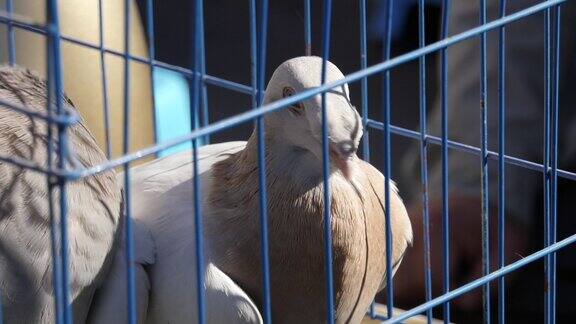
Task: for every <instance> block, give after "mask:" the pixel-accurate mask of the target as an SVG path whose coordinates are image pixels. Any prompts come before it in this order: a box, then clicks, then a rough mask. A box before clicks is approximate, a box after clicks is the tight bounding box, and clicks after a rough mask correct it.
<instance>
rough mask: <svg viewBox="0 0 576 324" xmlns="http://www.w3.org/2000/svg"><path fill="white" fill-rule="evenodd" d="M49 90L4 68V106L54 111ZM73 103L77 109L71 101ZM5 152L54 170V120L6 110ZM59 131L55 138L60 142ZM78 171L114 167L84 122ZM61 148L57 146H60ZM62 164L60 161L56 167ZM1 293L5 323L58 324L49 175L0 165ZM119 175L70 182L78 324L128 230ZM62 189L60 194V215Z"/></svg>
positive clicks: (77, 129) (2, 117)
mask: <svg viewBox="0 0 576 324" xmlns="http://www.w3.org/2000/svg"><path fill="white" fill-rule="evenodd" d="M46 94H47V89H46V84H45V81H44V80H42V79H41V78H40V77H38V76H37V75H36V74H35V73H33V72H31V71H29V70H26V69H23V68H19V67H6V66H3V67H0V100H2V101H3V102H8V103H11V104H13V105H19V106H22V107H25V108H26V109H28V110H31V111H35V112H43V113H45V112H46V101H47V99H46ZM64 99H65V105H66V106H67V108H68V109H70V110H74V108H73V104H72V102H71V101H70V99H68V98H64ZM0 106H1V107H0V154H1V155H2V156H4V157H10V158H20V159H25V160H28V161H30V162H33V163H35V164H37V165H40V166H46V164H47V153H46V150H47V140H48V134H47V130H48V128H47V125H46V122H44V121H41V120H37V119H31V118H29V117H27V116H26V115H23V114H21V113H17V112H15V111H13V110H10V109H9V108H7V107H5V106H4V105H2V104H0ZM55 134H56V131H54V138H55V142H57V140H56V136H55ZM68 140H69V149H70V152H71V156H70V160H69V161H67V163H69V164H71V165H72V166H73V167H78V168H80V167H91V166H95V165H98V164H101V163H104V162H105V161H106V157H105V155H104V153H103V152H102V151H101V150H100V149H99V148H98V145H97V143H96V140H95V139H94V138H93V137H92V134H91V133H90V132H89V131H88V129H86V128H85V127H84V125H83V124H82V122H81V123H79V124H75V125H73V126H71V127H70V128H69V130H68ZM55 146H56V145H55ZM53 165H55V158H54V161H53ZM0 188H1V189H0V294H1V296H2V298H1V299H2V301H1V302H2V307H3V311H4V312H3V314H4V321H5V323H54V322H55V321H56V318H55V306H54V299H55V298H54V293H53V291H54V290H53V280H52V266H53V265H52V253H51V246H52V245H51V239H50V230H51V226H50V213H49V205H48V179H47V176H45V175H44V174H41V173H39V172H36V171H31V170H29V169H24V168H21V167H17V166H15V165H13V164H10V163H7V162H3V161H2V162H0ZM120 190H121V189H120V186H119V185H118V183H117V182H116V177H115V174H114V172H113V171H108V172H104V173H101V174H98V175H95V176H92V177H87V178H84V179H80V180H77V181H73V182H69V183H68V185H67V193H68V201H67V204H68V237H69V242H70V244H69V251H70V253H69V255H70V264H69V265H68V269H69V274H70V281H71V282H70V298H71V299H70V302H71V304H72V310H73V315H74V318H73V319H74V321H75V322H76V323H83V322H84V321H85V319H86V316H87V313H88V309H89V306H90V303H91V300H92V297H93V295H94V291H95V290H96V288H97V287H98V286H99V285H100V284H101V283H102V280H103V276H105V275H106V271H107V269H108V267H109V264H111V261H112V258H113V256H114V253H113V252H114V251H115V250H116V249H115V245H117V238H118V234H119V233H120V231H118V228H119V222H120V216H121V212H122V195H121V191H120ZM59 197H60V194H59V190H56V194H55V195H54V208H55V211H54V212H55V214H56V215H59V210H60V208H59V207H60V204H59V199H60V198H59Z"/></svg>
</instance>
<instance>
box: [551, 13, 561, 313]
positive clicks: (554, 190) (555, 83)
mask: <svg viewBox="0 0 576 324" xmlns="http://www.w3.org/2000/svg"><path fill="white" fill-rule="evenodd" d="M560 15H561V11H560V5H558V6H556V7H554V39H553V45H552V46H553V49H552V50H553V51H554V53H553V55H554V56H553V57H552V59H553V70H552V75H553V80H552V87H553V89H552V93H551V95H552V111H551V124H552V125H551V128H552V129H551V132H552V133H551V134H550V137H551V138H550V140H551V143H550V146H551V152H550V154H551V157H550V164H551V168H552V169H551V174H550V186H551V188H550V193H551V198H550V213H551V215H550V227H549V235H550V238H549V244H554V243H556V223H557V216H558V215H557V207H558V182H557V181H558V110H559V95H560V91H559V89H560V84H559V83H560ZM548 289H549V291H550V307H551V308H550V323H556V253H555V252H553V253H552V254H551V255H550V282H549V286H548Z"/></svg>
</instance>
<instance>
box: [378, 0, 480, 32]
mask: <svg viewBox="0 0 576 324" xmlns="http://www.w3.org/2000/svg"><path fill="white" fill-rule="evenodd" d="M388 1H392V8H393V9H392V16H393V17H392V27H391V28H392V41H396V40H398V39H399V38H400V37H401V36H402V35H403V34H404V29H405V28H406V23H407V19H408V14H409V13H410V9H411V8H412V7H415V6H416V5H417V1H416V0H386V1H380V2H378V3H377V7H376V9H375V10H374V11H373V14H372V16H371V17H370V26H369V37H370V39H382V37H383V36H384V35H386V26H387V25H388V22H387V21H388V17H387V16H385V15H384V13H385V12H386V10H385V8H386V6H387V3H388ZM469 1H471V0H469ZM425 3H426V4H427V5H433V6H438V7H439V6H440V0H425Z"/></svg>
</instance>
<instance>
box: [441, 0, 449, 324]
mask: <svg viewBox="0 0 576 324" xmlns="http://www.w3.org/2000/svg"><path fill="white" fill-rule="evenodd" d="M449 16H450V0H443V1H442V30H441V36H440V38H441V39H446V38H447V37H448V19H449ZM440 61H441V62H440V64H441V85H440V100H441V109H442V121H441V124H442V228H443V233H442V241H443V242H442V243H443V249H442V250H443V260H442V261H443V265H444V269H443V270H444V282H443V286H444V287H443V292H444V293H448V292H449V291H450V218H449V217H450V215H449V210H448V208H449V203H448V202H449V197H448V194H449V193H448V54H447V50H446V48H443V49H441V50H440ZM443 310H444V323H449V322H450V303H449V302H445V303H444V304H443Z"/></svg>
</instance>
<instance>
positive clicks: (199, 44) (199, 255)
mask: <svg viewBox="0 0 576 324" xmlns="http://www.w3.org/2000/svg"><path fill="white" fill-rule="evenodd" d="M194 14H195V20H194V21H195V24H194V71H195V73H194V78H193V106H192V107H191V109H192V111H191V112H190V121H191V123H192V125H191V129H193V130H194V129H196V127H197V121H196V118H197V117H198V114H197V112H198V109H199V105H200V102H201V98H200V96H201V88H202V84H201V83H202V79H203V78H204V74H203V71H202V62H203V61H204V46H203V39H204V36H203V35H204V3H203V0H196V1H195V9H194ZM192 159H193V163H192V164H193V177H194V184H193V185H194V197H193V198H194V216H195V217H194V225H195V226H194V227H195V232H194V235H195V239H196V289H197V297H198V323H199V324H204V323H206V300H205V299H206V296H205V289H204V279H205V278H204V238H203V236H202V235H203V226H202V223H203V222H202V204H201V196H200V190H201V186H200V175H199V170H198V139H197V138H194V139H193V140H192Z"/></svg>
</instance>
